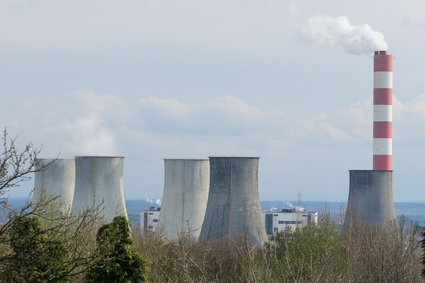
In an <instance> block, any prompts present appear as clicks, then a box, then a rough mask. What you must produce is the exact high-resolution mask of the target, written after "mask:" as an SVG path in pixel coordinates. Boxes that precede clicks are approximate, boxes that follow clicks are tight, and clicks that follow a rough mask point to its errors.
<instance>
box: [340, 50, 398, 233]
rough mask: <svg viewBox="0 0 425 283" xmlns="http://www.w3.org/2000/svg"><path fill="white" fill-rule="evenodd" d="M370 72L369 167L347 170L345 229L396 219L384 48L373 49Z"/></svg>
mask: <svg viewBox="0 0 425 283" xmlns="http://www.w3.org/2000/svg"><path fill="white" fill-rule="evenodd" d="M373 71H374V73H373V170H350V190H349V196H348V205H347V212H346V215H345V221H344V227H345V228H348V227H349V225H350V224H351V223H352V222H353V221H355V220H361V221H366V223H368V224H371V225H376V226H385V225H387V224H390V223H395V222H396V214H395V209H394V201H393V171H392V87H393V64H392V55H389V54H388V53H387V51H375V56H374V64H373Z"/></svg>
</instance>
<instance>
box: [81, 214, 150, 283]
mask: <svg viewBox="0 0 425 283" xmlns="http://www.w3.org/2000/svg"><path fill="white" fill-rule="evenodd" d="M96 243H97V248H96V251H95V258H96V260H95V261H94V264H93V265H92V266H91V268H90V269H89V271H88V274H87V279H88V281H89V282H133V283H136V282H147V276H146V273H147V268H146V262H145V261H144V260H143V259H142V258H141V257H140V256H139V255H138V254H137V253H136V252H135V251H133V250H132V248H131V245H132V244H133V240H132V238H131V235H130V226H129V223H128V220H127V218H125V217H124V216H117V217H115V218H114V219H113V221H112V223H109V224H106V225H104V226H102V227H101V228H100V229H99V231H98V233H97V236H96Z"/></svg>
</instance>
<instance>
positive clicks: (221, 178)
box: [200, 157, 267, 246]
mask: <svg viewBox="0 0 425 283" xmlns="http://www.w3.org/2000/svg"><path fill="white" fill-rule="evenodd" d="M258 160H259V158H258V157H210V191H209V196H208V205H207V210H206V213H205V219H204V224H203V226H202V231H201V235H200V240H207V239H220V238H222V237H226V236H230V237H231V236H237V235H242V236H246V237H247V239H248V240H249V241H250V242H251V243H252V244H254V245H257V246H261V245H263V244H264V243H265V242H266V241H267V235H266V230H265V224H264V217H263V216H262V213H261V209H260V200H259V193H258Z"/></svg>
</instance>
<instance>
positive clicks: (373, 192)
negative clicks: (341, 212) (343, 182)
mask: <svg viewBox="0 0 425 283" xmlns="http://www.w3.org/2000/svg"><path fill="white" fill-rule="evenodd" d="M354 220H360V221H365V222H366V223H368V224H372V225H377V226H385V225H387V224H391V223H395V220H396V214H395V209H394V201H393V172H392V171H383V170H350V191H349V197H348V206H347V213H346V215H345V221H344V227H345V228H348V227H349V225H350V224H351V223H352V222H353V221H354Z"/></svg>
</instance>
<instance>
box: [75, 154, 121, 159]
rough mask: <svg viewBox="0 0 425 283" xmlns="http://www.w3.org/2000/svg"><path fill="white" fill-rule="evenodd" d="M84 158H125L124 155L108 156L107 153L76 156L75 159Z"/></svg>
mask: <svg viewBox="0 0 425 283" xmlns="http://www.w3.org/2000/svg"><path fill="white" fill-rule="evenodd" d="M77 158H78V159H82V158H124V156H122V155H119V156H107V155H81V156H75V159H77Z"/></svg>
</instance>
